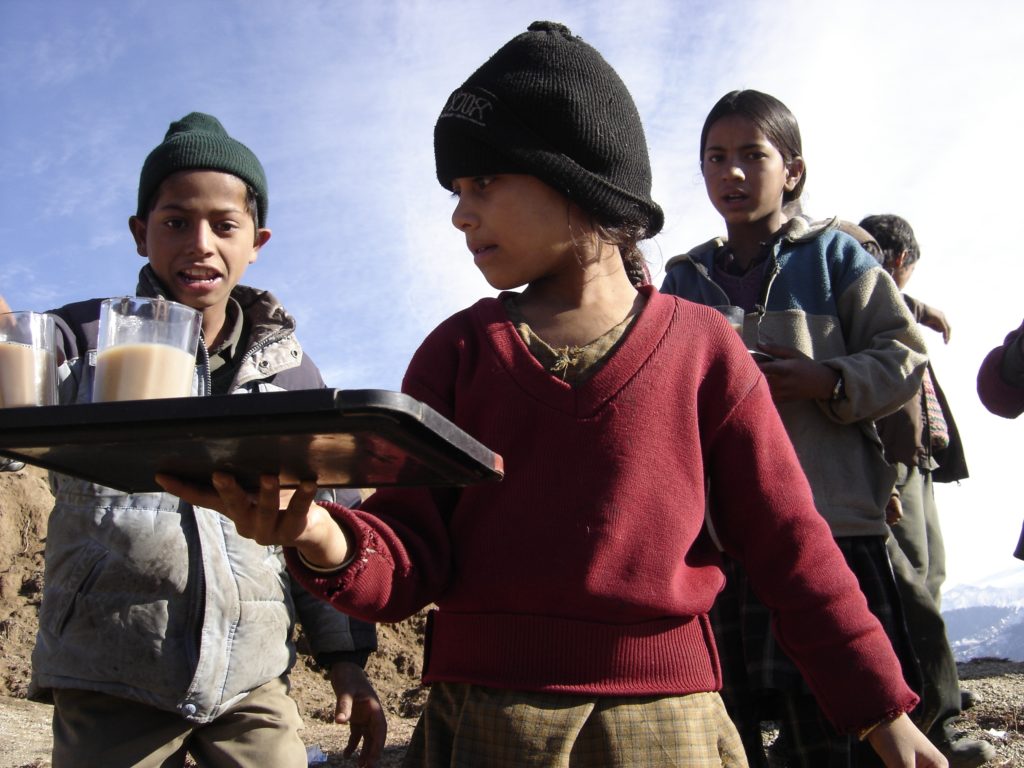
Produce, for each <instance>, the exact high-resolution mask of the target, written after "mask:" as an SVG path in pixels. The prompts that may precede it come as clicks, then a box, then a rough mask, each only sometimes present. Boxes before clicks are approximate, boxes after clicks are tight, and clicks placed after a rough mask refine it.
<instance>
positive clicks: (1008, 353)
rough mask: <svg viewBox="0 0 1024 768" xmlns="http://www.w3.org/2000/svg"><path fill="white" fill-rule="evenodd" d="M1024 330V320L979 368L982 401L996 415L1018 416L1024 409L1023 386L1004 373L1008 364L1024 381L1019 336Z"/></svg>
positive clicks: (1011, 417)
mask: <svg viewBox="0 0 1024 768" xmlns="http://www.w3.org/2000/svg"><path fill="white" fill-rule="evenodd" d="M1022 334H1024V324H1022V325H1021V327H1020V328H1018V329H1017V330H1015V331H1012V332H1011V333H1010V334H1009V335H1008V336H1007V337H1006V340H1005V341H1004V342H1003V344H1002V346H1000V347H996V348H995V349H993V350H992V351H991V352H989V353H988V355H986V356H985V359H984V361H982V363H981V368H980V369H979V370H978V397H979V398H980V399H981V402H982V405H984V406H985V407H986V408H988V409H989V410H990V411H991V412H992V413H994V414H996V416H1002V417H1003V418H1007V419H1015V418H1017V417H1018V416H1020V415H1021V413H1024V387H1021V386H1020V385H1019V384H1014V383H1010V382H1009V381H1007V380H1006V377H1005V375H1004V373H1005V372H1006V368H1007V367H1008V366H1009V367H1010V368H1014V369H1019V370H1015V372H1016V373H1017V374H1018V375H1021V376H1022V379H1021V380H1022V381H1024V369H1022V368H1021V366H1022V364H1024V361H1022V358H1021V352H1020V348H1019V345H1020V337H1021V335H1022Z"/></svg>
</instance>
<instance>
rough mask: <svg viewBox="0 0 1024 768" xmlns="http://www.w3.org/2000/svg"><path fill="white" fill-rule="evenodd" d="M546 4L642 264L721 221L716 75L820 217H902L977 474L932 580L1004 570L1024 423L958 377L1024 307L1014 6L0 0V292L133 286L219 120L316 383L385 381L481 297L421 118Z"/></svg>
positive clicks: (949, 505)
mask: <svg viewBox="0 0 1024 768" xmlns="http://www.w3.org/2000/svg"><path fill="white" fill-rule="evenodd" d="M539 18H549V19H554V20H558V21H562V22H563V23H565V24H567V25H568V26H569V27H570V28H571V29H572V30H573V31H574V32H575V33H577V34H579V35H581V36H582V37H584V39H586V40H587V41H588V42H590V43H591V44H593V45H594V46H595V47H597V48H598V49H599V50H600V51H601V52H602V53H603V54H604V55H605V57H606V58H607V59H608V60H609V61H610V62H611V63H612V65H613V66H614V67H616V69H617V70H618V71H619V73H620V74H621V75H622V77H623V79H624V80H625V81H626V83H627V85H629V87H630V89H631V90H632V92H633V95H634V97H635V99H636V101H637V105H638V108H639V110H640V113H641V116H642V118H643V120H644V123H645V126H646V129H647V132H648V142H649V144H650V149H651V159H652V164H653V168H654V178H655V184H654V197H655V199H656V200H658V201H659V202H660V203H661V204H662V206H663V207H664V209H665V211H666V227H665V230H664V231H663V233H662V234H661V235H659V237H657V238H655V240H654V241H653V242H651V243H649V244H648V248H647V256H648V259H649V261H650V265H651V269H652V272H654V274H655V279H656V281H658V282H660V278H661V275H662V274H663V270H662V265H663V264H664V262H665V261H667V260H668V258H670V257H671V256H672V255H674V254H676V253H679V252H681V251H684V250H687V249H689V248H690V247H692V246H693V245H695V244H697V243H699V242H702V241H704V240H706V239H708V238H710V237H711V236H713V235H716V234H720V233H721V232H722V225H721V220H720V219H719V218H718V216H717V214H715V212H714V210H713V209H712V207H711V205H710V203H709V202H708V200H707V198H706V196H705V194H704V189H703V184H702V182H701V180H700V175H699V170H698V167H697V142H698V138H699V133H700V127H701V124H702V122H703V119H704V116H705V115H706V114H707V111H708V109H710V107H711V105H712V104H713V103H714V102H715V101H716V100H717V99H718V97H719V96H721V95H722V94H723V93H725V92H726V91H728V90H732V89H734V88H744V87H750V88H758V89H760V90H764V91H768V92H770V93H772V94H774V95H776V96H778V97H779V98H781V99H782V100H783V101H785V102H786V103H787V104H788V105H789V106H790V108H791V109H792V110H793V112H794V113H795V114H796V116H797V118H798V119H799V121H800V125H801V129H802V132H803V136H804V155H805V158H806V160H807V165H808V181H807V188H806V191H805V196H804V198H805V208H806V209H807V210H808V211H809V212H810V213H811V214H813V215H815V216H820V217H824V216H830V215H834V214H838V215H841V216H842V217H844V218H847V219H853V220H858V219H860V218H861V217H863V216H864V215H866V214H868V213H882V212H892V213H899V214H901V215H903V216H905V217H906V218H907V219H909V220H910V222H911V223H912V224H913V225H914V228H915V230H916V232H917V235H918V239H919V240H920V242H921V245H922V250H923V260H922V262H921V264H920V266H919V267H918V269H917V271H916V273H915V276H914V279H913V281H912V282H911V284H910V286H909V292H910V293H911V294H913V295H915V296H917V297H918V298H920V299H922V300H924V301H926V302H928V303H930V304H934V305H935V306H937V307H940V308H942V309H943V310H944V311H945V312H946V313H947V315H948V316H949V318H950V320H951V322H952V324H953V327H954V332H953V338H952V341H951V343H950V344H949V346H948V347H944V346H943V345H942V342H941V339H939V338H938V336H937V335H935V334H932V333H930V332H928V341H929V344H930V346H931V350H932V352H933V356H934V359H935V366H936V369H937V371H938V375H939V379H940V381H941V382H942V384H943V386H944V388H945V389H946V391H947V394H948V395H949V397H950V399H951V401H952V405H953V408H954V411H955V414H956V416H957V421H958V423H959V425H960V427H961V432H962V433H963V436H964V438H965V441H966V443H967V451H968V461H969V464H970V467H971V471H972V477H971V479H969V480H967V481H965V482H964V483H962V484H961V485H960V486H959V487H956V486H954V487H952V488H946V487H941V488H940V489H939V493H938V498H939V504H940V510H941V514H942V521H943V527H944V530H945V532H946V537H947V548H948V550H949V560H950V562H949V577H950V578H949V584H950V585H952V584H955V583H956V582H958V581H965V580H969V581H974V582H977V581H979V580H981V579H983V578H984V577H985V576H987V575H989V574H992V573H994V572H997V571H1005V570H1007V569H1013V568H1020V567H1022V565H1021V564H1020V563H1019V561H1015V560H1013V559H1012V558H1011V557H1010V551H1011V549H1012V543H1013V541H1015V540H1016V536H1017V533H1018V531H1019V529H1020V522H1021V516H1022V515H1024V503H1021V502H1020V500H1019V499H1020V494H1019V492H1018V489H1017V486H1016V484H1015V482H1014V477H1015V473H1016V471H1019V468H1018V461H1017V460H1016V456H1015V455H1014V454H1015V453H1016V452H1015V451H1013V450H1012V447H1013V446H1015V445H1018V444H1019V442H1020V440H1021V438H1022V437H1024V423H1013V422H1005V421H1002V420H999V419H997V418H996V417H994V416H990V415H989V414H988V413H987V412H986V411H984V410H983V409H982V407H981V406H980V405H979V404H978V402H977V397H976V395H975V391H974V376H975V373H976V371H977V367H978V364H979V362H980V360H981V358H982V357H983V356H984V354H985V352H987V351H988V349H990V348H991V347H992V346H994V345H995V344H996V343H998V342H999V341H1000V340H1001V339H1002V336H1003V335H1004V334H1005V332H1007V331H1008V330H1010V329H1011V328H1012V327H1015V326H1016V325H1017V324H1018V323H1019V322H1020V320H1021V318H1022V317H1024V302H1022V301H1021V294H1020V286H1021V285H1022V284H1024V283H1022V277H1024V270H1022V267H1021V263H1020V250H1021V249H1020V247H1019V245H1018V241H1019V239H1020V237H1019V236H1017V235H1015V234H1013V233H1011V232H1010V231H1009V229H1010V227H1012V226H1014V225H1017V224H1018V223H1019V222H1020V220H1021V216H1020V201H1019V198H1018V194H1019V189H1018V188H1019V186H1020V184H1019V182H1018V180H1017V179H1016V178H1015V174H1014V173H1013V171H1014V170H1015V169H1016V163H1015V161H1016V159H1017V155H1018V154H1019V148H1018V147H1017V132H1018V131H1019V128H1020V125H1021V117H1022V114H1021V113H1022V110H1021V106H1020V97H1019V87H1018V83H1017V82H1016V78H1017V77H1018V76H1019V73H1020V72H1022V71H1024V54H1022V52H1021V46H1020V43H1019V40H1018V39H1017V32H1018V30H1019V29H1020V27H1021V22H1022V21H1024V9H1021V8H1020V7H1019V3H1013V2H1009V1H1006V2H1004V1H1002V0H984V2H980V3H976V4H973V5H970V4H965V3H962V2H949V1H948V0H938V1H937V2H932V3H930V4H928V5H924V4H921V3H918V2H913V1H911V0H870V1H866V2H858V0H850V1H849V2H846V3H843V4H842V5H841V6H840V5H839V4H831V3H820V2H813V0H799V1H798V0H781V1H779V2H772V3H766V2H752V1H751V0H721V1H719V2H700V1H691V2H687V3H679V2H678V0H664V1H663V2H643V0H635V1H634V2H630V3H618V2H567V1H563V2H549V1H545V2H528V1H523V2H514V1H509V2H500V3H499V2H491V1H490V0H476V1H475V2H455V1H454V0H431V1H430V2H426V1H421V0H406V1H392V2H389V1H388V0H373V1H372V2H363V1H361V0H352V1H350V2H342V1H341V0H338V1H337V2H330V1H328V0H322V1H320V2H298V1H294V0H293V1H291V2H288V1H286V0H285V1H280V0H279V1H271V0H218V1H216V2H214V1H212V0H207V1H204V2H200V1H198V0H181V1H179V2H175V3H173V4H171V5H168V4H164V3H155V2H148V1H144V0H135V1H132V0H118V1H115V0H92V1H91V2H89V3H81V2H73V1H72V0H48V1H47V2H45V3H40V2H37V1H36V0H0V73H2V74H3V77H0V238H2V241H3V243H4V248H3V250H2V251H0V294H2V295H4V296H5V297H6V298H7V299H8V301H9V302H10V303H11V305H12V306H13V307H14V308H16V309H30V308H31V309H47V308H50V307H53V306H57V305H60V304H63V303H65V302H68V301H73V300H77V299H81V298H86V297H89V296H109V295H118V294H124V293H131V292H133V291H134V287H135V277H136V273H137V271H138V269H139V267H141V266H142V263H143V262H142V260H141V259H140V258H139V257H138V256H137V255H135V252H134V249H133V247H132V241H131V237H130V234H129V232H128V227H127V220H128V216H129V215H130V214H131V213H132V212H133V211H134V209H135V196H136V190H137V185H138V172H139V169H140V168H141V164H142V161H143V159H144V158H145V156H146V154H147V153H148V151H149V150H150V149H151V148H152V147H153V146H155V145H156V144H157V143H158V142H159V141H160V140H161V138H162V137H163V134H164V131H165V130H166V129H167V125H168V124H169V123H170V122H171V121H172V120H175V119H177V118H179V117H181V116H182V115H184V114H186V113H187V112H190V111H192V110H200V111H205V112H210V113H212V114H214V115H216V116H217V117H218V118H220V120H221V121H222V122H223V123H224V125H225V127H226V128H227V129H228V131H229V132H230V133H231V134H232V135H233V136H235V137H236V138H238V139H240V140H241V141H243V142H244V143H246V144H247V145H248V146H250V147H251V148H252V149H253V150H254V151H255V152H256V153H257V154H258V155H259V157H260V158H261V160H262V161H263V164H264V166H265V167H266V170H267V174H268V177H269V181H270V215H269V225H270V227H271V229H272V230H273V232H274V235H273V238H272V240H271V242H270V243H269V244H268V245H267V247H266V248H265V249H264V250H263V251H262V253H261V255H260V259H259V261H258V262H257V263H256V264H255V265H254V266H253V267H252V268H251V269H250V272H249V273H248V275H247V276H246V282H247V283H250V284H253V285H257V286H260V287H265V288H271V289H272V290H274V292H275V293H277V294H278V295H279V296H280V297H281V298H282V299H283V300H284V302H285V304H286V306H288V308H289V309H290V310H291V311H292V313H293V314H295V315H296V316H297V318H298V319H299V323H300V338H301V339H302V341H303V343H304V345H305V347H306V348H307V351H308V352H309V353H310V354H311V355H312V356H313V357H314V359H315V360H316V361H317V362H318V364H319V365H320V367H321V369H322V370H323V371H324V374H325V377H326V378H327V380H328V382H329V383H330V384H331V385H332V386H336V387H359V388H362V387H375V388H385V389H397V388H398V386H399V384H400V381H401V376H402V372H403V371H404V368H405V364H406V362H407V361H408V359H409V357H410V356H411V354H412V352H413V351H414V349H415V348H416V346H417V344H418V343H419V342H420V340H421V339H422V338H423V337H424V336H425V335H426V333H427V332H429V330H430V329H431V328H432V327H433V326H434V325H436V324H437V323H438V322H440V321H441V320H443V319H444V318H445V317H447V316H448V315H449V314H451V313H453V312H455V311H457V310H458V309H460V308H462V307H464V306H466V305H467V304H469V303H471V302H472V301H474V300H475V299H476V298H478V297H480V296H483V295H491V294H492V293H493V291H492V290H491V289H490V288H489V287H488V286H487V285H486V283H485V282H484V281H483V280H482V278H480V277H479V275H478V274H477V273H476V270H475V268H474V267H473V265H472V262H471V259H470V257H469V255H468V252H467V251H466V250H465V247H464V245H463V240H462V237H461V236H460V235H459V234H458V233H457V232H456V231H455V230H454V229H453V228H452V226H451V224H450V215H451V210H452V205H453V203H452V200H451V198H450V196H449V195H448V194H447V193H446V192H445V191H444V190H442V189H441V188H440V187H439V186H438V184H437V182H436V180H435V178H434V170H433V154H432V144H431V141H432V139H431V136H432V128H433V124H434V120H435V119H436V116H437V114H438V112H439V111H440V108H441V106H442V105H443V103H444V101H445V98H446V97H447V95H448V93H449V92H450V91H452V90H454V89H455V87H456V86H458V85H459V84H460V83H461V82H462V81H463V80H464V79H465V78H466V77H467V76H468V75H469V73H470V72H472V71H473V69H475V68H476V67H477V66H478V65H479V64H481V63H482V62H483V61H484V60H485V59H486V58H487V56H489V55H490V54H491V53H493V52H494V50H496V49H497V48H498V47H499V46H500V45H501V44H503V43H504V42H505V41H506V40H508V39H509V38H511V37H512V36H514V35H515V34H518V33H519V32H521V31H523V30H524V29H525V28H526V26H527V25H528V24H529V23H530V22H531V21H533V20H535V19H539ZM666 396H669V393H666Z"/></svg>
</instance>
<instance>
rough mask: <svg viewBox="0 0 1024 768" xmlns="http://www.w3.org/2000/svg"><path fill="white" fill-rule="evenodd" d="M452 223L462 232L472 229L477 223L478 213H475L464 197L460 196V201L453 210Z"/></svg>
mask: <svg viewBox="0 0 1024 768" xmlns="http://www.w3.org/2000/svg"><path fill="white" fill-rule="evenodd" d="M452 224H453V225H454V227H455V228H456V229H457V230H459V231H460V232H465V231H466V230H468V229H472V228H473V227H474V226H476V224H477V217H476V214H475V213H473V211H472V208H471V206H470V205H469V204H468V203H467V202H466V199H465V198H464V197H460V198H459V202H458V203H456V204H455V210H454V211H452Z"/></svg>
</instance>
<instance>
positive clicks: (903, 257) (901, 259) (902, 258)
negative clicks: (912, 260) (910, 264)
mask: <svg viewBox="0 0 1024 768" xmlns="http://www.w3.org/2000/svg"><path fill="white" fill-rule="evenodd" d="M906 261H907V250H906V249H904V250H902V251H900V254H899V256H896V257H894V258H893V260H892V268H893V269H894V270H895V269H903V266H904V265H905V264H906Z"/></svg>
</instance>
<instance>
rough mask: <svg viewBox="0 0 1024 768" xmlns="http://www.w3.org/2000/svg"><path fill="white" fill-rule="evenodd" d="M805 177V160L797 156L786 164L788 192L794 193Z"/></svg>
mask: <svg viewBox="0 0 1024 768" xmlns="http://www.w3.org/2000/svg"><path fill="white" fill-rule="evenodd" d="M803 175H804V159H803V158H802V157H800V155H797V156H796V157H794V158H793V159H792V160H790V161H789V162H788V163H786V191H787V192H792V191H793V190H794V189H796V185H797V184H799V183H800V179H802V178H803Z"/></svg>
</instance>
